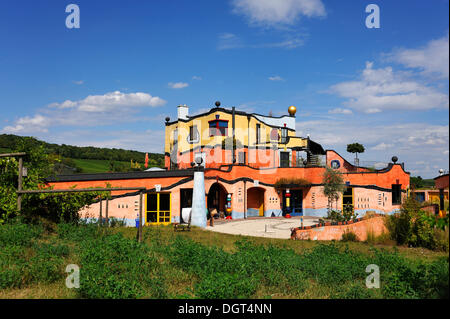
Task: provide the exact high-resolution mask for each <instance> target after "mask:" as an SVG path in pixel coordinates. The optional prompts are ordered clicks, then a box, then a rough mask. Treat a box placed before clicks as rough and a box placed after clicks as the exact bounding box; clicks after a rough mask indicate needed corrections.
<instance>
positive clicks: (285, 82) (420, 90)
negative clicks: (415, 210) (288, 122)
mask: <svg viewBox="0 0 450 319" xmlns="http://www.w3.org/2000/svg"><path fill="white" fill-rule="evenodd" d="M70 3H75V4H77V5H78V6H79V8H80V28H79V29H68V28H67V27H66V25H65V21H66V17H67V16H68V15H69V13H66V12H65V8H66V6H67V5H68V4H70ZM371 3H374V4H377V5H378V6H379V8H380V28H378V29H376V28H372V29H368V28H367V27H366V26H365V20H366V17H367V15H369V14H368V13H366V12H365V8H366V6H367V5H368V4H371ZM0 6H1V7H0V111H1V113H0V114H1V115H0V133H12V134H18V135H25V136H35V137H37V138H40V139H43V140H45V141H48V142H53V143H59V144H61V143H65V144H73V145H83V146H84V145H94V146H105V147H117V148H126V149H135V150H140V151H144V152H145V151H148V152H160V153H161V152H162V151H163V137H164V118H165V117H166V116H170V117H171V118H172V119H175V118H176V106H177V105H178V104H187V105H189V107H190V113H196V112H201V111H205V110H208V109H209V108H211V107H213V104H214V102H215V101H216V100H220V101H221V102H222V106H224V107H227V108H231V107H232V106H236V107H237V108H238V109H241V110H244V111H248V112H256V113H261V114H267V113H269V112H272V113H273V114H274V115H283V114H287V108H288V106H289V105H296V106H297V108H298V112H297V119H296V121H297V124H296V126H297V134H298V135H300V136H306V134H310V135H311V138H312V139H313V140H315V141H317V142H319V143H321V144H322V145H323V146H324V148H327V149H334V150H336V151H338V152H339V153H341V155H344V156H345V157H346V158H348V159H351V158H352V156H351V155H350V154H348V153H346V151H345V149H346V145H347V144H348V143H351V142H359V143H362V144H364V145H365V147H366V152H365V153H364V154H361V160H362V161H382V162H387V161H389V159H390V158H391V157H392V156H393V155H397V156H398V157H399V161H400V162H405V166H406V169H407V170H408V171H410V172H411V173H412V175H413V176H414V175H421V176H422V177H427V178H430V177H435V176H437V175H438V170H439V169H440V168H444V169H448V166H449V164H448V163H449V161H448V156H449V127H448V116H449V114H448V113H449V104H448V103H449V102H448V94H449V93H448V84H449V82H448V81H449V77H448V76H449V65H448V45H449V44H448V43H449V42H448V36H449V20H448V10H449V5H448V0H432V1H423V0H422V1H414V0H398V1H387V0H378V1H375V0H371V1H360V0H352V1H332V0H278V1H270V0H229V1H210V0H209V1H207V0H201V1H181V0H178V1H164V0H160V1H158V0H152V1H99V0H98V1H97V0H90V1H85V0H73V1H71V2H70V1H50V0H48V1H46V0H41V1H21V0H17V1H2V2H1V4H0Z"/></svg>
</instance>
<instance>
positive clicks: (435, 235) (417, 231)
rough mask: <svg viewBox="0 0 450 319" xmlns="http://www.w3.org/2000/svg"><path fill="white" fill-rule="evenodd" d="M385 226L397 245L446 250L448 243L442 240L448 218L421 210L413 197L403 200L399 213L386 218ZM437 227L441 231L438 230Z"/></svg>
mask: <svg viewBox="0 0 450 319" xmlns="http://www.w3.org/2000/svg"><path fill="white" fill-rule="evenodd" d="M386 227H387V228H388V230H389V232H390V234H391V237H392V239H394V240H395V241H396V242H397V244H399V245H403V244H407V245H410V246H414V247H425V248H428V249H446V250H447V251H448V245H446V244H445V242H443V240H445V236H446V233H445V232H446V230H445V229H446V227H448V218H437V217H436V216H434V215H432V214H430V213H427V212H425V211H423V210H421V209H420V204H419V203H418V202H417V201H416V200H415V199H413V198H408V199H407V200H406V201H405V202H404V204H403V205H402V208H401V211H400V213H397V214H394V215H391V216H389V217H388V218H387V220H386ZM439 229H441V230H442V231H443V232H439Z"/></svg>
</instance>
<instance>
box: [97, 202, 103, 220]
mask: <svg viewBox="0 0 450 319" xmlns="http://www.w3.org/2000/svg"><path fill="white" fill-rule="evenodd" d="M102 206H103V200H102V199H101V198H100V214H99V215H100V216H99V218H98V221H99V225H100V226H102V224H103V215H102Z"/></svg>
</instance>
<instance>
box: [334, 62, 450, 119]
mask: <svg viewBox="0 0 450 319" xmlns="http://www.w3.org/2000/svg"><path fill="white" fill-rule="evenodd" d="M330 92H331V93H335V94H338V95H339V96H341V97H344V98H347V101H345V102H344V105H345V106H346V107H348V108H351V109H355V110H358V111H362V112H365V113H378V112H381V111H383V110H394V109H397V110H429V109H438V108H448V105H449V102H448V95H446V94H443V93H440V92H438V91H436V90H435V89H434V88H432V87H428V86H425V85H423V84H421V83H419V82H416V81H414V80H411V79H409V78H408V77H407V76H406V74H404V73H395V72H394V71H393V69H392V68H391V67H386V68H382V69H375V68H373V63H372V62H366V68H365V69H364V70H363V72H362V75H361V79H360V80H359V81H348V82H341V83H338V84H335V85H333V86H331V88H330Z"/></svg>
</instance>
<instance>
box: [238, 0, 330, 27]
mask: <svg viewBox="0 0 450 319" xmlns="http://www.w3.org/2000/svg"><path fill="white" fill-rule="evenodd" d="M232 5H233V12H234V13H236V14H240V15H244V16H245V17H247V18H248V20H249V22H250V23H251V24H257V25H264V26H277V25H289V24H293V23H295V22H296V21H297V20H298V19H299V18H300V16H306V17H321V16H325V15H326V12H325V6H324V5H323V3H322V1H321V0H277V1H273V0H234V1H233V2H232Z"/></svg>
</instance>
